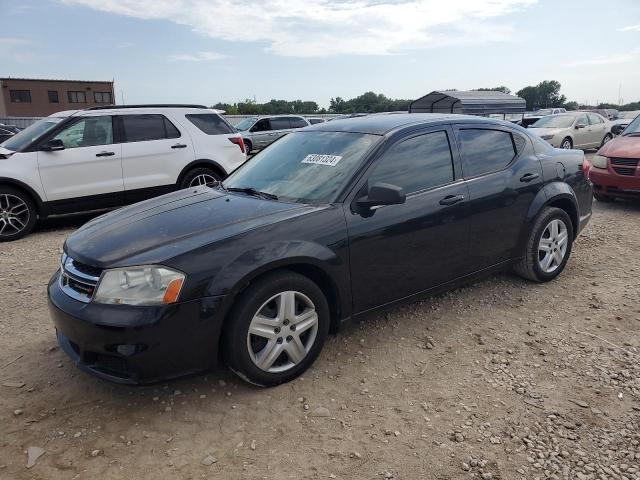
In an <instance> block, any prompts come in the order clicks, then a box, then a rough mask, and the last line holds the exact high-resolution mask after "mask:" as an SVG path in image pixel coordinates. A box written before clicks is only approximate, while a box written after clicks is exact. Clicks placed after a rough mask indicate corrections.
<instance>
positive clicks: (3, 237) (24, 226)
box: [0, 186, 38, 242]
mask: <svg viewBox="0 0 640 480" xmlns="http://www.w3.org/2000/svg"><path fill="white" fill-rule="evenodd" d="M37 219H38V211H37V209H36V206H35V203H34V202H33V200H32V199H31V197H30V196H29V195H28V194H26V193H25V192H23V191H22V190H19V189H17V188H13V187H9V186H0V242H11V241H13V240H18V239H19V238H22V237H24V236H26V235H28V234H29V233H31V231H32V230H33V227H35V225H36V221H37Z"/></svg>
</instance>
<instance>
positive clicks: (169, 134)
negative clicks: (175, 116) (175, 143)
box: [121, 114, 180, 142]
mask: <svg viewBox="0 0 640 480" xmlns="http://www.w3.org/2000/svg"><path fill="white" fill-rule="evenodd" d="M121 118H122V125H123V127H124V137H125V141H126V142H144V141H146V140H162V139H165V138H178V137H179V136H180V132H179V131H178V129H177V128H176V127H175V125H173V124H172V123H171V122H170V121H169V120H168V119H167V118H165V117H164V115H153V114H150V115H123V116H122V117H121Z"/></svg>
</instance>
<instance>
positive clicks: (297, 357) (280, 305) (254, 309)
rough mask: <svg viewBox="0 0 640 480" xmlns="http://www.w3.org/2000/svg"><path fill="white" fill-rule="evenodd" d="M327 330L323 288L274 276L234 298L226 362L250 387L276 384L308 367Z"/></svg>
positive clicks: (291, 277)
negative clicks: (250, 384) (236, 298)
mask: <svg viewBox="0 0 640 480" xmlns="http://www.w3.org/2000/svg"><path fill="white" fill-rule="evenodd" d="M328 331H329V306H328V304H327V300H326V298H325V296H324V294H323V293H322V290H320V288H319V287H318V286H317V285H316V284H315V283H314V282H312V281H311V280H310V279H308V278H307V277H304V276H302V275H299V274H297V273H294V272H288V271H281V272H277V273H273V274H270V275H268V276H266V277H264V278H262V279H261V280H259V281H258V282H256V283H255V284H253V285H251V286H250V287H249V288H248V289H247V290H246V291H245V292H244V293H242V294H241V295H240V297H239V298H238V300H237V302H236V305H235V306H234V308H233V310H232V312H231V314H230V316H229V318H228V320H227V321H226V322H225V325H224V327H223V339H224V341H223V352H224V357H225V361H226V363H227V365H228V366H229V367H230V368H231V370H233V371H234V372H235V373H237V374H238V375H239V376H240V377H241V378H243V379H245V380H247V381H248V382H250V383H253V384H255V385H259V386H263V387H268V386H273V385H278V384H280V383H284V382H288V381H290V380H292V379H294V378H296V377H297V376H298V375H300V374H302V373H303V372H304V371H305V370H306V369H307V368H309V366H311V364H312V363H313V362H314V360H315V359H316V357H317V356H318V355H319V354H320V351H321V350H322V346H323V345H324V341H325V339H326V337H327V333H328Z"/></svg>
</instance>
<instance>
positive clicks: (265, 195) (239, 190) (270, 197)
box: [226, 187, 278, 200]
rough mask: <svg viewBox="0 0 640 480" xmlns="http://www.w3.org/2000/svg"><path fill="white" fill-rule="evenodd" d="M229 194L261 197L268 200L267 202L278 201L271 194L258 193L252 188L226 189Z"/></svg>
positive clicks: (276, 197) (275, 196)
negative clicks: (240, 193) (237, 193)
mask: <svg viewBox="0 0 640 480" xmlns="http://www.w3.org/2000/svg"><path fill="white" fill-rule="evenodd" d="M226 190H227V191H229V192H242V193H247V194H249V195H252V196H254V197H262V198H268V199H269V200H278V196H277V195H274V194H273V193H267V192H260V191H258V190H256V189H255V188H253V187H228V188H226Z"/></svg>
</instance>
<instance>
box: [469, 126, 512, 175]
mask: <svg viewBox="0 0 640 480" xmlns="http://www.w3.org/2000/svg"><path fill="white" fill-rule="evenodd" d="M460 143H461V146H462V160H463V163H462V170H463V173H464V176H465V177H475V176H476V175H482V174H484V173H489V172H495V171H497V170H502V169H503V168H504V167H506V166H507V165H509V164H510V163H511V160H513V157H515V154H516V152H515V149H514V145H513V140H512V139H511V134H510V133H508V132H503V131H500V130H483V129H464V130H460Z"/></svg>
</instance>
